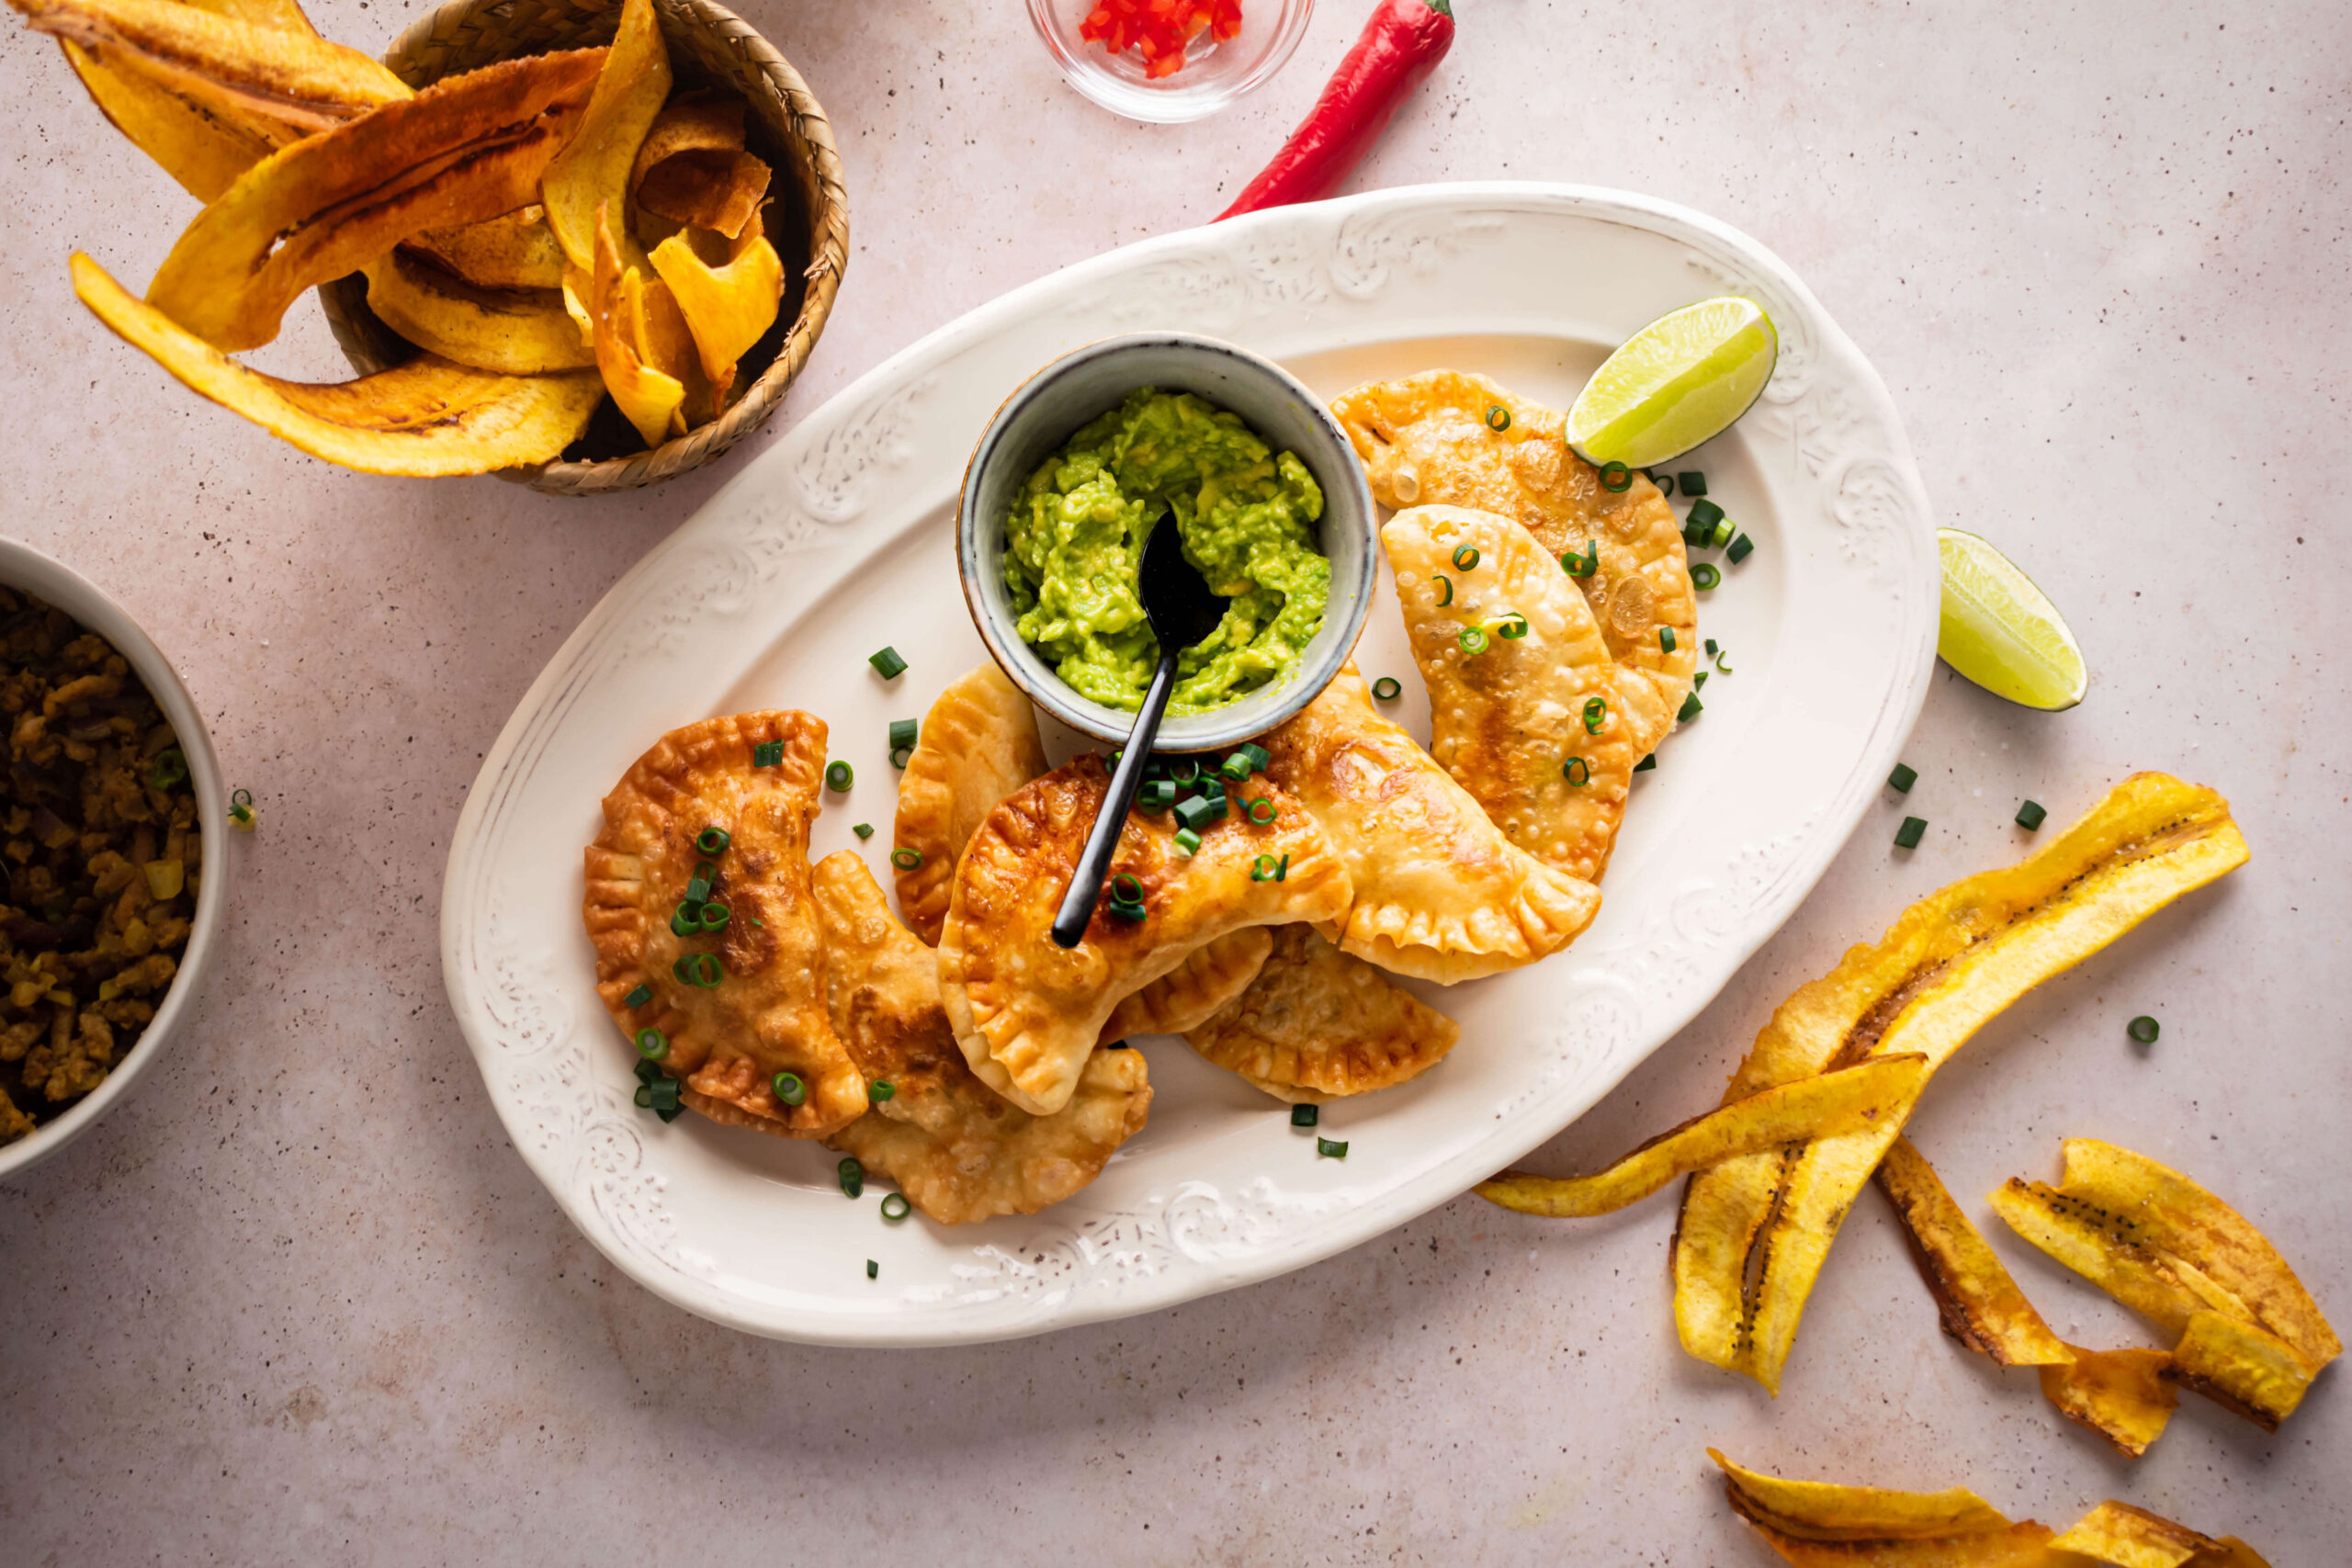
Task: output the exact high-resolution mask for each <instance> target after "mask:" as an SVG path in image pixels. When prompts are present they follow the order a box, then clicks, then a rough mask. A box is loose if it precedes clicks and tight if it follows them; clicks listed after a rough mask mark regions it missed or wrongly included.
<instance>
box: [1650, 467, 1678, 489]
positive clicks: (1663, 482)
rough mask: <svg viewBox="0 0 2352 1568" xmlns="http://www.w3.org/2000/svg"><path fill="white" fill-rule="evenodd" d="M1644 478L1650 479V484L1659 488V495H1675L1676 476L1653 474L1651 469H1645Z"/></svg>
mask: <svg viewBox="0 0 2352 1568" xmlns="http://www.w3.org/2000/svg"><path fill="white" fill-rule="evenodd" d="M1642 477H1643V478H1645V479H1648V480H1649V481H1650V483H1652V484H1654V485H1656V486H1657V492H1658V494H1660V495H1672V494H1673V493H1674V476H1673V475H1672V474H1658V473H1652V472H1651V471H1650V470H1649V469H1647V468H1644V469H1643V470H1642Z"/></svg>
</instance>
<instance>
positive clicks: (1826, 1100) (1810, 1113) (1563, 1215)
mask: <svg viewBox="0 0 2352 1568" xmlns="http://www.w3.org/2000/svg"><path fill="white" fill-rule="evenodd" d="M1927 1065H1928V1059H1927V1058H1926V1057H1925V1056H1920V1055H1904V1056H1880V1057H1876V1058H1873V1059H1872V1060H1871V1061H1868V1062H1860V1063H1857V1064H1856V1065H1855V1066H1850V1067H1841V1068H1839V1069H1838V1070H1837V1071H1835V1072H1828V1073H1824V1074H1822V1075H1821V1076H1820V1077H1814V1078H1804V1079H1801V1080H1800V1081H1798V1082H1796V1083H1792V1084H1782V1085H1781V1087H1779V1088H1778V1089H1765V1090H1764V1091H1762V1092H1761V1093H1759V1094H1755V1095H1751V1096H1749V1097H1748V1098H1747V1099H1746V1100H1740V1101H1738V1102H1736V1104H1732V1105H1726V1106H1724V1107H1722V1108H1721V1109H1720V1110H1715V1111H1708V1112H1707V1113H1706V1114H1705V1115H1703V1116H1694V1117H1692V1118H1691V1120H1690V1121H1688V1122H1684V1123H1682V1125H1680V1126H1679V1127H1677V1128H1675V1129H1674V1130H1673V1131H1671V1132H1668V1133H1663V1134H1659V1135H1658V1136H1657V1137H1655V1138H1652V1139H1651V1140H1650V1141H1649V1142H1648V1143H1646V1144H1644V1145H1642V1146H1641V1147H1639V1148H1637V1149H1635V1150H1634V1152H1633V1153H1632V1154H1629V1155H1627V1156H1625V1157H1624V1158H1623V1159H1621V1160H1619V1161H1618V1162H1617V1163H1616V1164H1615V1165H1612V1166H1611V1167H1610V1168H1608V1169H1607V1170H1604V1171H1600V1172H1599V1173H1598V1174H1596V1175H1592V1176H1568V1177H1555V1176H1537V1175H1535V1174H1533V1173H1532V1172H1530V1171H1524V1170H1507V1171H1504V1172H1503V1173H1502V1174H1501V1175H1500V1176H1497V1177H1493V1178H1491V1179H1487V1180H1485V1181H1481V1182H1480V1183H1478V1185H1477V1186H1476V1188H1475V1189H1473V1190H1475V1191H1476V1193H1477V1194H1478V1196H1479V1197H1481V1198H1484V1199H1485V1200H1487V1201H1488V1202H1490V1203H1499V1204H1501V1205H1502V1206H1503V1207H1504V1208H1506V1209H1516V1210H1518V1211H1519V1212H1520V1213H1522V1214H1543V1215H1546V1216H1549V1217H1551V1218H1555V1219H1572V1218H1579V1217H1582V1216H1586V1215H1590V1214H1608V1213H1615V1212H1616V1211H1617V1210H1619V1209H1622V1208H1623V1207H1625V1206H1626V1205H1627V1204H1629V1203H1638V1202H1640V1201H1642V1200H1643V1199H1645V1198H1646V1197H1648V1196H1649V1195H1650V1194H1651V1193H1653V1192H1655V1191H1657V1190H1658V1189H1659V1188H1661V1187H1663V1186H1665V1185H1666V1184H1667V1183H1668V1182H1669V1181H1671V1180H1673V1179H1675V1178H1676V1177H1678V1176H1688V1175H1689V1174H1690V1173H1691V1172H1692V1171H1694V1170H1703V1169H1705V1168H1707V1167H1709V1166H1712V1165H1717V1164H1720V1163H1722V1162H1723V1161H1724V1160H1726V1159H1730V1158H1734V1157H1736V1156H1740V1155H1749V1154H1754V1153H1756V1152H1757V1151H1758V1150H1759V1149H1773V1148H1780V1147H1782V1146H1783V1145H1788V1144H1792V1143H1796V1142H1798V1141H1800V1140H1802V1139H1805V1138H1812V1137H1822V1136H1826V1135H1827V1134H1835V1133H1845V1132H1851V1131H1853V1130H1855V1129H1856V1128H1860V1127H1867V1126H1869V1125H1870V1124H1871V1123H1872V1122H1876V1121H1877V1120H1879V1119H1880V1118H1882V1117H1892V1116H1894V1115H1897V1114H1900V1111H1901V1108H1904V1107H1907V1106H1909V1105H1910V1104H1911V1102H1912V1101H1913V1100H1915V1099H1917V1096H1918V1093H1919V1085H1920V1083H1921V1082H1922V1081H1924V1080H1925V1078H1926V1077H1927ZM2026 1310H2027V1311H2029V1312H2030V1311H2032V1310H2033V1309H2032V1308H2030V1307H2029V1308H2027V1309H2026ZM2052 1343H2053V1344H2055V1343H2056V1341H2054V1340H2053V1341H2052Z"/></svg>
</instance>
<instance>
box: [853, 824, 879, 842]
mask: <svg viewBox="0 0 2352 1568" xmlns="http://www.w3.org/2000/svg"><path fill="white" fill-rule="evenodd" d="M850 831H851V832H853V833H855V834H856V835H857V836H858V837H859V838H860V839H870V838H872V837H874V824H873V823H871V822H858V823H854V824H853V825H852V826H851V828H850Z"/></svg>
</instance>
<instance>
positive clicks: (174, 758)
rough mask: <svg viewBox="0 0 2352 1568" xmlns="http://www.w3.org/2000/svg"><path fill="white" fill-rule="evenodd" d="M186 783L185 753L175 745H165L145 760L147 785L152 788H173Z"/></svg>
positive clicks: (159, 789)
mask: <svg viewBox="0 0 2352 1568" xmlns="http://www.w3.org/2000/svg"><path fill="white" fill-rule="evenodd" d="M186 783H187V752H185V751H183V750H180V749H179V748H178V747H176V746H166V747H164V749H163V750H160V751H158V752H156V753H155V754H154V756H153V757H151V758H149V759H148V761H147V787H148V788H149V789H152V790H158V791H161V790H170V789H175V788H177V787H178V786H179V785H181V784H186Z"/></svg>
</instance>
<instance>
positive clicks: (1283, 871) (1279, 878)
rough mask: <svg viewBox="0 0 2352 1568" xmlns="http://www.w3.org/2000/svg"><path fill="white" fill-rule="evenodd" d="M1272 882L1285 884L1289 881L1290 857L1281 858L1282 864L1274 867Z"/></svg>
mask: <svg viewBox="0 0 2352 1568" xmlns="http://www.w3.org/2000/svg"><path fill="white" fill-rule="evenodd" d="M1274 880H1275V881H1276V882H1287V881H1289V880H1290V856H1288V855H1284V856H1283V863H1282V864H1280V865H1278V866H1276V867H1274Z"/></svg>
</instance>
